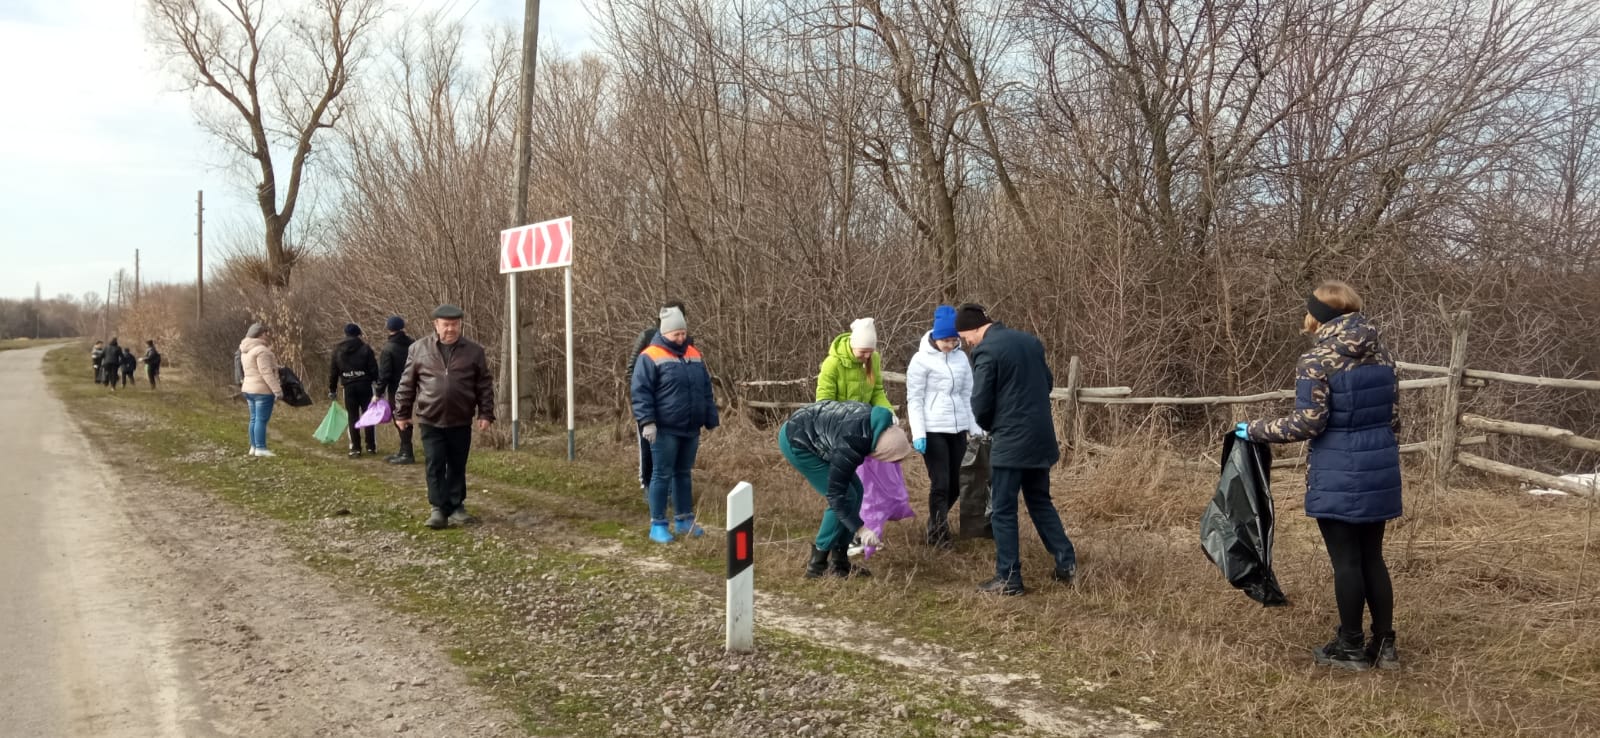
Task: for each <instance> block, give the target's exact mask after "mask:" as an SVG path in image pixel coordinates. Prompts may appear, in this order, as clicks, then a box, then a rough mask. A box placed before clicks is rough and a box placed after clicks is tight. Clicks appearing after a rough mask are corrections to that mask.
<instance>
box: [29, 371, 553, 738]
mask: <svg viewBox="0 0 1600 738" xmlns="http://www.w3.org/2000/svg"><path fill="white" fill-rule="evenodd" d="M44 353H45V350H44V349H30V350H25V351H5V352H0V418H3V419H4V422H3V423H0V505H3V508H0V509H3V510H4V511H5V517H4V521H3V523H0V528H3V532H0V562H3V564H0V664H3V665H4V666H3V668H0V714H4V715H5V716H6V718H7V720H6V723H7V725H6V728H5V732H6V734H7V735H15V736H50V737H52V738H54V737H56V736H117V737H120V736H129V737H132V736H140V737H141V738H142V737H145V736H211V735H224V736H232V735H275V736H324V735H329V736H331V735H376V734H396V733H402V734H405V735H427V736H491V735H492V736H499V735H513V734H518V735H520V734H521V733H520V731H519V730H517V729H516V727H515V722H514V719H513V718H512V717H511V715H509V714H508V713H506V712H503V711H502V710H500V709H499V708H497V707H496V706H494V705H493V704H492V703H491V702H490V700H489V699H488V698H487V697H486V696H485V695H483V694H481V693H480V692H478V691H477V690H475V689H474V688H473V687H472V685H470V684H469V683H468V682H467V680H466V678H465V676H464V675H463V674H462V673H461V672H460V670H459V669H457V668H456V667H455V666H453V665H452V664H450V663H449V661H448V660H447V659H445V658H444V657H443V656H442V655H441V645H442V644H440V643H438V642H436V641H434V640H433V639H432V638H431V637H429V636H425V635H420V634H419V633H418V632H417V631H416V630H415V629H414V628H413V627H411V625H410V624H409V623H407V622H405V620H404V619H403V617H401V616H397V615H395V614H393V613H391V612H389V611H386V610H383V609H380V608H378V607H376V606H374V605H371V604H368V603H367V602H366V601H364V600H363V599H362V598H361V597H360V596H359V595H357V594H354V593H351V592H345V591H341V590H340V589H339V588H338V587H337V586H335V585H334V584H333V583H331V582H330V581H328V580H327V579H326V578H324V577H322V576H321V575H319V574H317V573H316V572H314V571H312V570H310V569H308V568H307V567H305V566H303V565H301V564H300V563H299V562H298V561H296V560H295V559H294V557H293V556H292V555H291V554H290V553H289V552H287V551H285V550H283V549H282V548H281V546H279V545H277V544H276V543H275V542H274V540H273V537H272V536H271V535H263V534H262V531H261V527H262V526H264V525H267V524H266V523H263V522H260V521H252V522H250V523H249V524H248V525H247V524H246V522H245V520H244V519H243V517H242V515H241V514H240V513H238V512H236V511H234V510H233V509H231V508H229V507H227V506H226V505H225V504H223V503H220V502H217V501H216V500H214V499H213V498H210V497H208V496H206V495H202V494H198V493H194V492H190V491H187V490H183V489H174V488H170V487H168V486H166V485H164V484H160V483H157V482H155V481H153V480H150V479H148V478H141V477H139V476H138V475H137V474H136V473H134V472H124V471H123V470H122V469H120V468H116V467H115V466H114V465H115V464H116V461H117V455H118V453H119V451H120V449H118V448H117V447H116V445H115V444H114V443H111V442H109V441H107V440H94V441H91V439H90V437H89V436H86V435H85V434H84V433H83V431H82V430H81V429H79V428H78V427H77V426H75V425H74V423H73V422H72V420H71V419H70V418H69V417H68V416H67V413H66V410H65V409H64V407H63V406H62V404H61V403H60V402H59V401H57V400H56V399H55V398H54V397H52V396H51V395H50V393H49V392H48V391H47V389H46V384H45V380H44V377H43V375H42V373H41V370H40V362H41V360H42V358H43V356H44ZM89 373H90V369H89V366H88V360H87V356H85V360H84V375H85V379H84V381H85V382H88V381H89V376H88V375H89ZM125 391H147V390H143V389H140V390H125ZM107 394H108V395H109V394H110V393H109V391H108V393H107ZM114 401H115V399H114V398H111V397H108V398H107V399H106V402H114ZM240 432H241V438H242V437H243V436H242V434H243V429H242V427H241V431H240Z"/></svg>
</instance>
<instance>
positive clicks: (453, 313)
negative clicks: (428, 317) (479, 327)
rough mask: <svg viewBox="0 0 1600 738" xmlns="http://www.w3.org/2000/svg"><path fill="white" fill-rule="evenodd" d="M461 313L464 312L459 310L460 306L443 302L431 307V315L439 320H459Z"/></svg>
mask: <svg viewBox="0 0 1600 738" xmlns="http://www.w3.org/2000/svg"><path fill="white" fill-rule="evenodd" d="M463 315H465V313H462V312H461V308H458V307H456V306H455V305H451V304H449V303H445V304H443V305H440V306H439V307H436V308H434V309H433V317H434V318H437V319H440V320H460V319H461V317H462V316H463Z"/></svg>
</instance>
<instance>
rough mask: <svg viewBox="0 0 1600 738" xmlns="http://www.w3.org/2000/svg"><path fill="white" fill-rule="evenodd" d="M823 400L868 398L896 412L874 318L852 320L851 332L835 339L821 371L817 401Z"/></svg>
mask: <svg viewBox="0 0 1600 738" xmlns="http://www.w3.org/2000/svg"><path fill="white" fill-rule="evenodd" d="M823 400H837V401H839V402H850V401H854V402H864V403H866V404H868V405H876V406H878V407H881V408H886V409H888V410H889V412H891V413H892V412H894V406H893V405H891V404H889V395H887V394H885V393H884V391H883V357H881V356H879V355H878V328H877V325H876V324H875V323H874V322H873V320H872V318H861V319H859V320H856V321H854V322H852V323H851V324H850V332H849V333H841V334H839V335H838V337H836V338H834V339H833V345H832V346H831V347H829V349H828V358H826V359H823V360H822V368H821V371H819V372H818V373H817V401H818V402H821V401H823Z"/></svg>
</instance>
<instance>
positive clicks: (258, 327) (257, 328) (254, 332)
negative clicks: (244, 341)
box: [244, 323, 267, 338]
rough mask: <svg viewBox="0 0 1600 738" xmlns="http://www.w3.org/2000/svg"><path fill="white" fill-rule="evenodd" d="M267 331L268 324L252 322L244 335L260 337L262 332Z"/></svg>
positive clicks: (246, 336)
mask: <svg viewBox="0 0 1600 738" xmlns="http://www.w3.org/2000/svg"><path fill="white" fill-rule="evenodd" d="M266 332H267V326H266V325H264V324H261V323H251V324H250V328H249V329H247V330H246V331H245V332H244V337H245V338H260V337H261V334H263V333H266Z"/></svg>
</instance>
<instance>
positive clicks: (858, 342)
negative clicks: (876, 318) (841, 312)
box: [850, 318, 878, 349]
mask: <svg viewBox="0 0 1600 738" xmlns="http://www.w3.org/2000/svg"><path fill="white" fill-rule="evenodd" d="M850 348H853V349H876V348H878V326H877V324H876V323H874V322H873V320H872V319H871V318H861V319H858V320H856V321H854V322H852V323H851V324H850Z"/></svg>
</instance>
